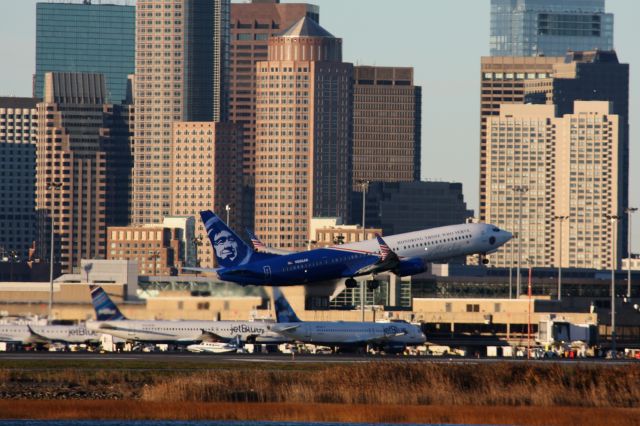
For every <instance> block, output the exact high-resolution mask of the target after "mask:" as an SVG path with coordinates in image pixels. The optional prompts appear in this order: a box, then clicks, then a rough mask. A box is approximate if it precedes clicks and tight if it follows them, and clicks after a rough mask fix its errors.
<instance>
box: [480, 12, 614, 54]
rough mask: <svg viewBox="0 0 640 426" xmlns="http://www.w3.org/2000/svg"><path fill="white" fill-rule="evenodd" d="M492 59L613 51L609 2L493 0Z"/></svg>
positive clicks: (611, 18) (611, 17) (611, 16)
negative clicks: (570, 52) (607, 11)
mask: <svg viewBox="0 0 640 426" xmlns="http://www.w3.org/2000/svg"><path fill="white" fill-rule="evenodd" d="M490 44H491V56H563V55H564V54H565V53H566V52H567V50H593V49H600V50H611V49H613V14H611V13H605V0H562V1H557V0H491V38H490Z"/></svg>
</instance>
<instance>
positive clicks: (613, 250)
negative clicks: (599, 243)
mask: <svg viewBox="0 0 640 426" xmlns="http://www.w3.org/2000/svg"><path fill="white" fill-rule="evenodd" d="M605 217H606V218H607V219H609V221H610V222H611V355H613V357H614V358H615V357H616V238H615V235H616V230H615V226H616V222H617V221H618V220H619V219H621V217H620V216H617V215H612V214H607V215H605Z"/></svg>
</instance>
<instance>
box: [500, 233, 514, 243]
mask: <svg viewBox="0 0 640 426" xmlns="http://www.w3.org/2000/svg"><path fill="white" fill-rule="evenodd" d="M502 234H503V235H504V237H503V241H504V242H505V243H507V242H509V240H510V239H511V238H513V234H512V233H511V232H508V231H502Z"/></svg>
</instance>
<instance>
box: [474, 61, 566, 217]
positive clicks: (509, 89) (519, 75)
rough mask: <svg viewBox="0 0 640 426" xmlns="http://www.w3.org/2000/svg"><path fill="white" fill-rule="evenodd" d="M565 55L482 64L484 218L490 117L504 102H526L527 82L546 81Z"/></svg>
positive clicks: (481, 159)
mask: <svg viewBox="0 0 640 426" xmlns="http://www.w3.org/2000/svg"><path fill="white" fill-rule="evenodd" d="M562 61H563V58H562V57H543V56H534V57H526V56H524V57H523V56H489V57H482V59H481V65H480V88H481V95H480V208H479V215H480V220H481V221H483V222H484V221H486V220H487V219H486V210H487V189H486V185H487V146H486V145H487V119H488V118H489V117H491V116H497V115H499V114H500V105H502V104H521V103H523V102H524V96H525V90H524V86H525V82H527V81H537V80H544V79H546V78H548V77H549V76H550V75H551V74H552V72H553V65H554V64H556V63H560V62H562Z"/></svg>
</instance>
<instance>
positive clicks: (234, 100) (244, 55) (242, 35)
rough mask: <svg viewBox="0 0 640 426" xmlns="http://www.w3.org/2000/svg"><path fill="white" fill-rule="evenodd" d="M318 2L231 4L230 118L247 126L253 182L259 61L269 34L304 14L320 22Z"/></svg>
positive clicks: (248, 172)
mask: <svg viewBox="0 0 640 426" xmlns="http://www.w3.org/2000/svg"><path fill="white" fill-rule="evenodd" d="M319 14H320V12H319V8H318V6H315V5H312V4H308V3H283V4H280V2H279V0H253V1H251V2H249V3H233V4H232V5H231V25H230V26H231V58H230V62H229V65H230V67H229V69H230V80H229V92H230V93H229V119H230V121H233V122H236V123H240V124H242V125H243V128H244V136H243V139H244V148H243V162H244V174H245V184H247V185H251V186H253V180H254V176H255V168H256V165H255V154H256V63H257V62H258V61H265V60H267V59H268V58H267V48H268V46H269V37H271V36H277V35H278V34H280V33H282V32H283V31H284V30H286V29H287V28H289V27H290V26H291V25H293V24H294V23H296V22H297V21H298V20H300V19H301V18H303V17H305V16H306V17H308V18H311V19H313V20H315V21H316V22H318V23H319V22H320V15H319Z"/></svg>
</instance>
